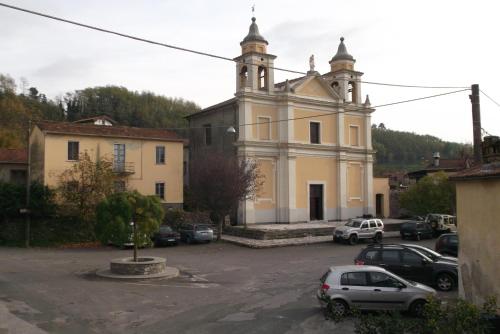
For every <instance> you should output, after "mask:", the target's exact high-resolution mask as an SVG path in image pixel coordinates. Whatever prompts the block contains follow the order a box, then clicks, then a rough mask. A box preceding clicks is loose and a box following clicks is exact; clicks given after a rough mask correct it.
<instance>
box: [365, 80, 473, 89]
mask: <svg viewBox="0 0 500 334" xmlns="http://www.w3.org/2000/svg"><path fill="white" fill-rule="evenodd" d="M360 82H361V83H365V84H369V85H380V86H391V87H405V88H436V89H460V88H468V87H453V86H448V87H447V86H421V85H401V84H390V83H382V82H373V81H360Z"/></svg>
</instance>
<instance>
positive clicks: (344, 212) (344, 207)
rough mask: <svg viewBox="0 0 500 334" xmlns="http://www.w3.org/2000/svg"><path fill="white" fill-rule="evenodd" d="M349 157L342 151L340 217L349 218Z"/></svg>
mask: <svg viewBox="0 0 500 334" xmlns="http://www.w3.org/2000/svg"><path fill="white" fill-rule="evenodd" d="M347 163H348V162H347V157H346V154H345V152H340V154H339V159H338V181H339V182H338V184H339V186H338V194H337V198H338V208H339V210H338V219H340V220H344V219H347V218H349V212H348V209H347Z"/></svg>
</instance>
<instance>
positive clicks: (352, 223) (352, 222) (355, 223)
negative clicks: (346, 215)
mask: <svg viewBox="0 0 500 334" xmlns="http://www.w3.org/2000/svg"><path fill="white" fill-rule="evenodd" d="M360 225H361V220H349V221H348V222H347V224H345V226H349V227H359V226H360Z"/></svg>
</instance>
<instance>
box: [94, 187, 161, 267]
mask: <svg viewBox="0 0 500 334" xmlns="http://www.w3.org/2000/svg"><path fill="white" fill-rule="evenodd" d="M163 216H164V211H163V207H162V204H161V202H160V200H159V199H158V197H156V196H144V195H141V194H139V193H138V192H137V191H133V192H122V193H115V194H112V195H110V196H108V197H107V198H105V199H104V200H103V201H102V202H101V203H100V204H99V205H98V206H97V215H96V218H97V222H96V229H95V232H96V235H97V237H98V238H99V240H100V241H101V242H102V243H103V244H106V243H108V242H109V241H111V242H112V243H113V244H116V245H123V244H125V243H128V242H130V241H131V240H130V239H131V236H132V238H133V243H134V261H137V247H138V246H139V245H146V244H149V243H150V242H151V239H150V237H151V234H152V233H153V232H155V231H157V230H158V228H159V226H160V224H161V221H162V220H163Z"/></svg>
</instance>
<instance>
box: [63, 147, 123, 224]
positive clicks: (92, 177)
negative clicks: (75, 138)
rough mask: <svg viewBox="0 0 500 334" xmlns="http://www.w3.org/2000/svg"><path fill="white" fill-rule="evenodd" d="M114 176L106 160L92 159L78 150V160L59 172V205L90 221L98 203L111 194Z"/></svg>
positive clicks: (111, 164) (104, 158)
mask: <svg viewBox="0 0 500 334" xmlns="http://www.w3.org/2000/svg"><path fill="white" fill-rule="evenodd" d="M117 178H118V176H117V175H116V174H115V173H114V172H113V163H112V162H111V161H110V160H109V159H107V158H106V157H103V158H99V159H98V160H97V161H95V162H94V161H92V160H91V159H90V156H89V154H88V153H87V152H84V153H81V154H80V157H79V160H78V161H77V162H75V163H74V164H73V166H71V167H70V168H69V169H67V170H65V171H64V172H62V173H61V174H60V175H59V189H58V190H59V195H60V196H59V197H60V200H61V202H62V203H61V207H62V208H64V209H65V211H66V213H67V214H70V215H75V216H78V217H80V218H81V219H82V220H83V221H84V222H87V223H89V224H92V223H93V221H94V217H95V210H96V207H97V205H98V204H99V203H100V202H101V201H102V200H104V198H106V196H109V195H111V194H112V193H113V190H114V181H115V180H117Z"/></svg>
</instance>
